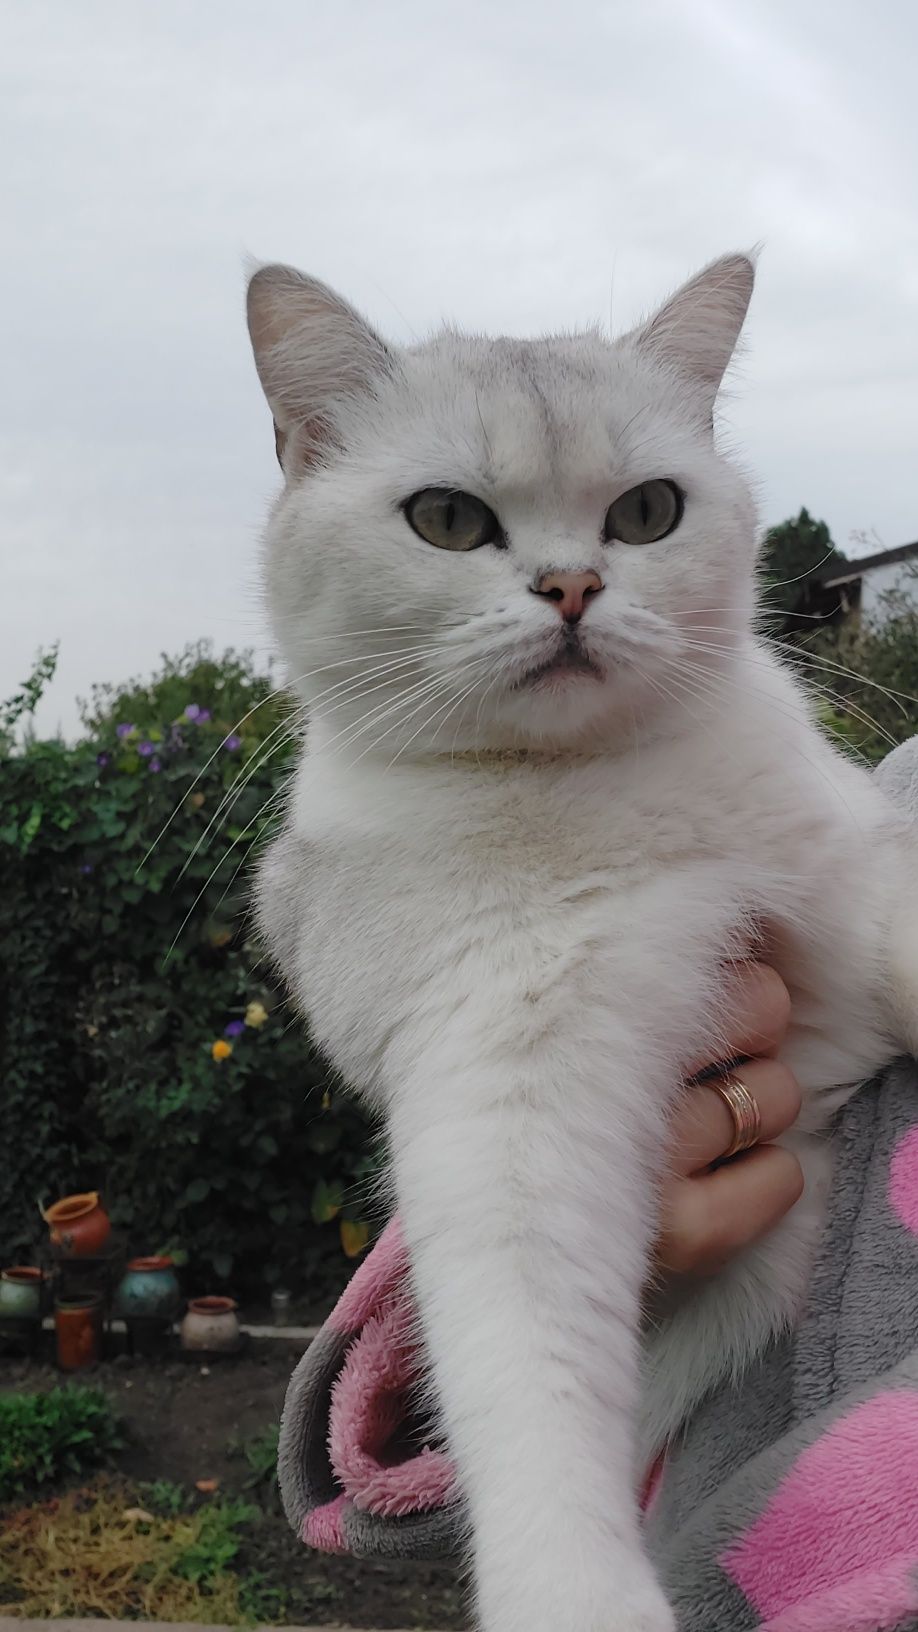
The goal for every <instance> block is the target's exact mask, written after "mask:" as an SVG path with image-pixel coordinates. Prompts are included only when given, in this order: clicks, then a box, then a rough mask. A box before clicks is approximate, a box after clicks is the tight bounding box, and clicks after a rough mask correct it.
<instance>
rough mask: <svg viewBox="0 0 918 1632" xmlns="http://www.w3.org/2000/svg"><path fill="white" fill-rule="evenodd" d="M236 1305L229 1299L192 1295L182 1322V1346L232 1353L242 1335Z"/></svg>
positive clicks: (207, 1351)
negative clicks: (193, 1296)
mask: <svg viewBox="0 0 918 1632" xmlns="http://www.w3.org/2000/svg"><path fill="white" fill-rule="evenodd" d="M237 1308H238V1304H236V1303H234V1302H233V1299H232V1298H192V1299H191V1301H190V1303H189V1305H188V1313H187V1315H186V1316H185V1319H184V1320H183V1321H182V1348H183V1349H190V1350H192V1351H198V1350H199V1351H200V1352H201V1353H204V1354H232V1353H233V1352H234V1350H236V1349H238V1347H239V1343H240V1340H241V1336H242V1334H241V1332H240V1330H239V1321H238V1320H237V1318H236V1310H237Z"/></svg>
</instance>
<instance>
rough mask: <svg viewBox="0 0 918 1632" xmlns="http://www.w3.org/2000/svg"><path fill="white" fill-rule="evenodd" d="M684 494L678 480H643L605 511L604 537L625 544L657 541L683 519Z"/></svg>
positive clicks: (653, 542)
mask: <svg viewBox="0 0 918 1632" xmlns="http://www.w3.org/2000/svg"><path fill="white" fill-rule="evenodd" d="M682 509H683V504H682V494H681V493H680V491H679V489H678V487H677V486H676V484H675V482H669V481H662V480H661V481H653V482H642V483H641V485H640V487H631V488H629V489H628V492H627V493H623V494H622V496H621V498H620V499H616V501H615V503H614V504H610V505H609V508H608V510H607V511H606V524H605V528H604V537H605V539H606V541H607V542H609V540H611V539H619V540H620V542H621V543H622V544H655V543H656V541H657V539H658V538H665V537H666V535H667V533H671V532H672V531H673V529H674V528H675V527H678V525H679V523H680V521H681V520H682Z"/></svg>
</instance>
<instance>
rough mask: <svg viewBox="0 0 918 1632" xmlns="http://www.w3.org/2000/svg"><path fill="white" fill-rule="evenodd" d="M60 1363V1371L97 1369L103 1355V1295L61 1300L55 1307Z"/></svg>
mask: <svg viewBox="0 0 918 1632" xmlns="http://www.w3.org/2000/svg"><path fill="white" fill-rule="evenodd" d="M54 1330H55V1334H56V1336H57V1363H58V1365H59V1367H60V1369H61V1371H80V1370H81V1369H82V1368H83V1367H84V1366H94V1365H95V1364H96V1362H97V1361H98V1360H99V1359H100V1358H101V1355H102V1294H101V1292H84V1293H82V1295H81V1296H79V1297H72V1298H58V1300H57V1303H56V1304H55V1306H54Z"/></svg>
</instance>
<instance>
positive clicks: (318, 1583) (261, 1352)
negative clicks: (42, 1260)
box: [0, 1344, 469, 1629]
mask: <svg viewBox="0 0 918 1632" xmlns="http://www.w3.org/2000/svg"><path fill="white" fill-rule="evenodd" d="M295 1360H296V1350H295V1349H294V1348H292V1347H290V1346H288V1345H286V1344H284V1345H277V1346H276V1347H275V1345H274V1344H271V1345H261V1344H259V1345H257V1346H256V1347H254V1348H253V1349H252V1350H251V1351H250V1352H249V1353H248V1354H247V1355H245V1356H244V1357H242V1358H239V1359H237V1360H232V1361H229V1360H227V1361H222V1362H214V1363H211V1364H209V1365H207V1366H201V1365H198V1364H191V1363H189V1362H188V1361H186V1360H180V1359H177V1358H176V1359H168V1360H164V1361H150V1360H143V1361H141V1360H136V1361H132V1360H130V1359H129V1358H127V1357H125V1356H122V1357H120V1358H119V1359H117V1360H114V1361H112V1362H110V1363H106V1364H104V1365H101V1366H98V1367H96V1368H95V1369H94V1370H93V1371H92V1372H90V1373H87V1374H85V1376H86V1381H88V1382H89V1383H91V1385H92V1386H93V1387H95V1388H100V1389H102V1390H103V1392H104V1393H105V1395H106V1396H107V1398H108V1399H109V1400H110V1401H111V1403H112V1406H113V1408H114V1411H115V1412H116V1414H117V1415H118V1416H119V1417H120V1418H121V1419H122V1422H123V1424H124V1428H125V1444H124V1447H123V1449H122V1450H121V1451H119V1452H118V1453H117V1454H116V1456H115V1458H114V1461H113V1463H112V1466H111V1469H110V1472H109V1475H108V1477H114V1478H116V1479H117V1480H118V1481H119V1489H121V1490H123V1491H124V1492H125V1493H126V1495H125V1497H124V1499H125V1500H126V1501H130V1500H133V1499H134V1496H132V1494H131V1493H134V1495H136V1499H137V1501H138V1503H139V1504H140V1505H141V1506H144V1505H146V1506H150V1505H151V1502H150V1495H149V1493H150V1491H151V1489H152V1490H154V1491H155V1489H156V1488H157V1487H158V1486H159V1485H163V1486H169V1487H173V1488H174V1487H181V1490H182V1491H183V1493H186V1494H187V1507H188V1511H189V1512H194V1511H195V1510H196V1509H199V1508H200V1506H201V1503H202V1500H207V1499H211V1500H226V1501H238V1500H240V1499H244V1500H245V1501H246V1502H247V1503H252V1504H254V1505H256V1506H257V1507H258V1509H259V1510H260V1511H259V1516H258V1519H257V1522H255V1523H252V1524H243V1525H242V1527H241V1529H240V1531H239V1534H240V1537H241V1544H240V1548H239V1552H238V1554H237V1556H236V1557H235V1559H234V1560H233V1562H232V1566H231V1567H232V1570H233V1572H234V1573H236V1574H238V1575H239V1577H240V1579H241V1581H242V1583H243V1586H244V1584H245V1581H246V1578H247V1577H251V1579H252V1580H257V1579H258V1578H259V1577H260V1578H261V1581H262V1583H263V1585H264V1586H265V1587H266V1588H267V1589H268V1591H269V1593H270V1594H271V1595H276V1598H273V1599H272V1601H271V1605H270V1607H271V1610H272V1614H271V1619H274V1620H282V1621H283V1620H286V1621H288V1622H291V1623H298V1624H301V1625H302V1624H306V1625H309V1624H312V1625H317V1624H325V1625H333V1624H338V1625H349V1626H355V1627H366V1626H372V1627H377V1628H389V1627H405V1628H411V1627H418V1628H421V1627H423V1628H443V1629H451V1628H459V1627H464V1626H467V1625H468V1621H469V1616H468V1613H467V1611H466V1609H465V1607H464V1604H463V1600H462V1594H461V1588H460V1583H459V1573H458V1571H457V1570H455V1569H453V1568H451V1567H449V1566H445V1565H444V1566H434V1565H405V1564H397V1563H393V1562H389V1561H386V1562H380V1563H366V1562H360V1561H357V1560H352V1559H347V1558H335V1557H325V1556H323V1555H320V1554H316V1553H313V1552H311V1551H309V1550H308V1549H306V1548H304V1547H303V1546H302V1545H301V1544H299V1543H298V1542H297V1541H296V1539H295V1537H294V1536H293V1535H292V1534H291V1532H290V1530H289V1528H288V1526H287V1522H286V1520H285V1519H284V1517H283V1515H282V1514H281V1512H280V1510H279V1507H278V1503H277V1498H276V1492H275V1489H274V1487H273V1482H272V1480H271V1477H270V1472H269V1471H266V1466H265V1464H266V1461H267V1462H268V1463H269V1457H268V1458H267V1459H266V1457H265V1454H264V1453H265V1447H266V1446H268V1435H269V1433H270V1430H271V1429H272V1428H273V1427H275V1426H276V1424H277V1421H278V1418H279V1415H280V1409H281V1405H282V1403H283V1398H284V1391H285V1388H286V1383H287V1379H288V1377H289V1375H290V1372H291V1370H292V1367H293V1365H294V1363H295ZM61 1382H62V1378H61V1375H60V1373H59V1372H58V1371H57V1370H56V1369H55V1368H54V1367H53V1366H51V1365H50V1364H48V1363H46V1362H45V1361H43V1360H39V1361H34V1360H33V1361H26V1360H10V1359H3V1360H0V1390H4V1391H19V1392H37V1391H40V1392H45V1391H47V1390H50V1389H53V1388H56V1387H59V1386H60V1385H61ZM253 1450H254V1454H253ZM199 1480H204V1481H208V1482H210V1481H216V1490H215V1492H209V1493H208V1496H207V1497H205V1498H202V1496H201V1494H200V1493H199V1492H198V1491H197V1490H196V1485H197V1482H198V1481H199ZM82 1484H83V1486H84V1488H88V1490H89V1491H90V1492H92V1491H94V1490H95V1489H97V1488H102V1489H104V1487H105V1481H104V1478H103V1479H101V1480H96V1479H95V1477H92V1478H90V1479H89V1480H88V1481H87V1480H84V1481H82ZM144 1493H146V1499H145V1496H144ZM59 1494H60V1491H59V1490H58V1489H53V1490H51V1491H49V1490H47V1488H46V1489H45V1490H43V1491H42V1492H41V1495H40V1496H39V1497H38V1498H37V1499H38V1500H40V1501H47V1499H48V1497H49V1496H52V1497H56V1496H58V1495H59ZM87 1499H88V1498H87ZM52 1522H53V1517H52ZM245 1601H246V1599H245V1593H244V1592H243V1602H245ZM68 1613H71V1614H79V1613H84V1614H92V1613H93V1608H92V1606H90V1605H85V1606H83V1607H82V1609H81V1608H80V1607H79V1606H76V1607H74V1608H72V1609H70V1610H69V1611H68ZM127 1613H130V1611H127Z"/></svg>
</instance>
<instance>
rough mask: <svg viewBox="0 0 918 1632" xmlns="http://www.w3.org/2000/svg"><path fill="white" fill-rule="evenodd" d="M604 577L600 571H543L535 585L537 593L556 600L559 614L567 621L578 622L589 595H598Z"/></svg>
mask: <svg viewBox="0 0 918 1632" xmlns="http://www.w3.org/2000/svg"><path fill="white" fill-rule="evenodd" d="M601 589H602V579H601V578H600V576H599V573H598V572H592V571H590V572H543V574H542V576H541V578H540V579H539V580H538V583H537V584H536V585H535V592H536V594H537V595H544V596H545V598H546V600H549V601H554V603H555V606H556V607H557V608H558V615H559V617H562V618H563V619H564V621H565V623H576V622H577V620H578V618H582V617H583V609H584V607H585V606H586V602H587V597H588V596H589V595H598V594H599V591H600V590H601Z"/></svg>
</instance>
